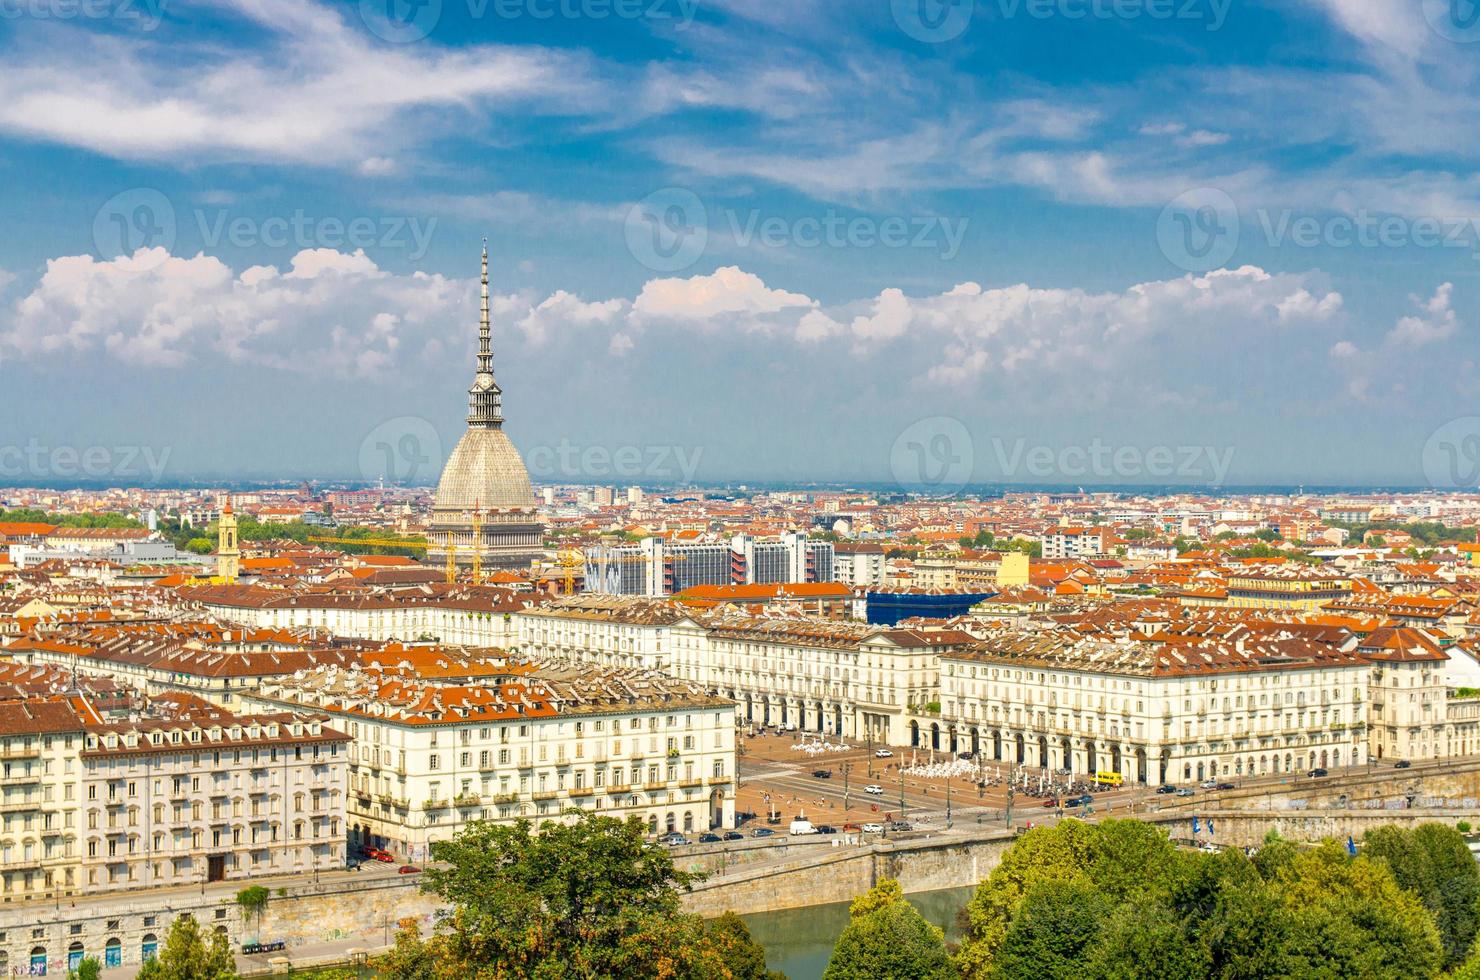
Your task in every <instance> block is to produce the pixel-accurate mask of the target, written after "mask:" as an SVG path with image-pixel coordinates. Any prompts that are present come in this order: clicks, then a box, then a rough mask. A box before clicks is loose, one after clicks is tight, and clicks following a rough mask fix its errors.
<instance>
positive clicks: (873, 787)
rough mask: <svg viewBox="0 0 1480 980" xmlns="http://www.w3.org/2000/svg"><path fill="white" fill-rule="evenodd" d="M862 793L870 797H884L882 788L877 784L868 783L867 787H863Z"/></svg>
mask: <svg viewBox="0 0 1480 980" xmlns="http://www.w3.org/2000/svg"><path fill="white" fill-rule="evenodd" d="M863 791H864V792H865V793H867V794H869V795H870V796H883V795H884V787H882V786H880V785H879V784H878V783H869V784H868V785H867V786H865V787H864V788H863Z"/></svg>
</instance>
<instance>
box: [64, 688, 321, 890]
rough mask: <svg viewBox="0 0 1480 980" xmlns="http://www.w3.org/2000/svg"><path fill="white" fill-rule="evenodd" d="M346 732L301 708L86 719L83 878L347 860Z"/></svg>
mask: <svg viewBox="0 0 1480 980" xmlns="http://www.w3.org/2000/svg"><path fill="white" fill-rule="evenodd" d="M348 741H349V738H348V737H347V736H345V735H342V734H340V733H339V732H337V731H335V730H333V729H331V728H328V727H326V726H325V724H324V722H323V721H322V720H321V719H320V718H319V717H314V716H305V715H301V714H293V713H276V714H266V715H229V714H225V713H220V714H208V715H204V716H201V717H186V718H178V719H169V720H149V721H137V722H122V723H117V724H106V723H104V724H91V725H89V726H88V730H87V740H86V744H85V746H84V747H83V748H82V752H81V758H82V766H83V772H82V783H83V804H82V806H83V814H84V823H83V826H82V828H81V835H82V839H83V847H82V875H83V876H84V878H83V885H84V886H85V887H86V889H87V890H88V891H89V892H99V891H110V890H117V889H124V888H148V887H153V886H161V885H181V884H197V883H200V882H210V881H224V880H228V879H244V878H253V877H257V876H261V875H285V874H301V873H307V872H312V871H314V870H329V869H333V868H342V867H344V860H345V789H346V779H345V775H346V768H347V763H348V760H347V752H346V751H345V749H346V743H348Z"/></svg>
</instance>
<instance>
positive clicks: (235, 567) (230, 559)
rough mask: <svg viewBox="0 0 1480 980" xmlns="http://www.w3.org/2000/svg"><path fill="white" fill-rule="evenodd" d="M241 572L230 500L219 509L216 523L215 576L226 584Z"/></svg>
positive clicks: (234, 517) (239, 550) (239, 553)
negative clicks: (219, 516) (219, 512)
mask: <svg viewBox="0 0 1480 980" xmlns="http://www.w3.org/2000/svg"><path fill="white" fill-rule="evenodd" d="M240 571H241V549H240V548H238V547H237V543H236V514H235V513H233V512H232V510H231V498H230V497H227V498H226V504H225V506H223V507H222V508H221V518H220V520H219V521H218V522H217V523H216V576H217V577H218V578H221V579H224V580H226V581H227V582H235V581H236V576H237V573H238V572H240Z"/></svg>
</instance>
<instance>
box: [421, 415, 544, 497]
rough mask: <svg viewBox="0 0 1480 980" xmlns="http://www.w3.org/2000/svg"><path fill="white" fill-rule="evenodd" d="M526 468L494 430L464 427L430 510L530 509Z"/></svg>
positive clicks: (499, 429) (505, 437)
mask: <svg viewBox="0 0 1480 980" xmlns="http://www.w3.org/2000/svg"><path fill="white" fill-rule="evenodd" d="M534 506H535V501H534V490H533V489H532V488H531V487H530V484H529V471H528V470H527V469H525V468H524V460H522V459H521V458H520V457H519V450H517V449H515V448H514V443H513V442H511V441H510V440H509V437H508V436H507V435H505V434H504V430H503V429H501V428H498V429H468V431H467V432H466V433H464V434H463V437H462V438H461V439H460V440H458V443H457V447H456V448H455V449H453V450H452V455H451V456H449V457H448V458H447V465H446V466H445V467H444V468H443V469H442V480H441V482H440V483H438V484H437V496H436V498H435V502H434V503H433V505H432V510H433V511H434V512H436V511H443V512H447V511H455V512H459V513H461V512H468V513H471V512H472V510H473V508H474V507H478V508H481V509H482V510H484V511H488V510H493V509H499V510H507V509H511V508H528V509H531V510H532V509H534Z"/></svg>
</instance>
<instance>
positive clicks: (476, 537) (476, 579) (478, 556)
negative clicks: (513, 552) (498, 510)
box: [473, 502, 483, 585]
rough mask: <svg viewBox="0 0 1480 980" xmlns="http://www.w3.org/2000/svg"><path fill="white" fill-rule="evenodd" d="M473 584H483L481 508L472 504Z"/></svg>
mask: <svg viewBox="0 0 1480 980" xmlns="http://www.w3.org/2000/svg"><path fill="white" fill-rule="evenodd" d="M473 584H474V585H482V584H483V509H482V506H481V505H480V504H478V503H477V502H474V504H473Z"/></svg>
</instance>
